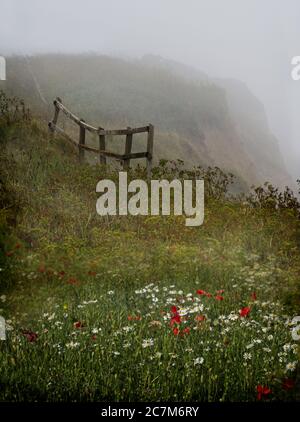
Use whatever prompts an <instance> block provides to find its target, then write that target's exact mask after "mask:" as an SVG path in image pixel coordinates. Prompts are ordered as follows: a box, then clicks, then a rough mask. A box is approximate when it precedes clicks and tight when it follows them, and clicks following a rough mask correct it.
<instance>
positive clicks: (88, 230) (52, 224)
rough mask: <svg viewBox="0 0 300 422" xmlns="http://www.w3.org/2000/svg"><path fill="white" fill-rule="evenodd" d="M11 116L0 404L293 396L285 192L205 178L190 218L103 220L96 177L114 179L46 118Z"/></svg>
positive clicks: (291, 227)
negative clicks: (237, 196)
mask: <svg viewBox="0 0 300 422" xmlns="http://www.w3.org/2000/svg"><path fill="white" fill-rule="evenodd" d="M12 120H14V121H13V122H8V123H7V121H6V119H4V118H2V120H1V119H0V140H1V149H0V151H1V220H0V221H1V230H0V233H1V257H0V259H1V261H0V266H1V284H0V301H1V302H0V308H1V309H0V314H1V315H3V316H4V317H5V318H6V320H7V324H8V331H7V340H6V341H1V342H0V387H1V388H0V400H9V401H13V400H29V401H34V400H48V401H49V400H58V401H61V400H76V401H86V400H88V401H90V400H92V401H93V400H98V401H99V400H109V399H110V400H146V401H151V400H152V401H153V400H171V401H172V400H173V401H184V400H196V401H207V400H208V401H255V400H264V401H265V400H267V401H268V400H271V401H272V400H274V399H280V400H295V399H297V398H298V399H299V377H298V376H297V370H296V369H297V361H298V356H299V342H297V341H296V340H293V338H292V335H291V328H292V327H293V325H292V324H291V319H292V317H293V316H295V315H299V310H300V309H299V270H300V254H299V248H300V242H299V236H300V227H299V218H298V215H297V212H296V209H295V208H292V207H289V206H288V201H286V202H284V204H285V205H283V204H282V206H281V207H280V208H279V209H275V207H274V202H276V201H275V200H274V201H273V200H270V198H269V197H268V195H267V197H266V198H265V199H266V200H263V199H262V198H263V197H264V195H263V194H262V193H260V194H259V192H261V191H258V194H257V195H256V196H253V197H252V200H251V201H250V200H249V201H248V202H247V201H246V200H245V199H244V200H243V202H240V201H238V200H233V199H232V200H229V199H226V197H225V196H224V194H223V193H224V190H223V188H222V187H219V189H218V184H214V182H213V180H214V177H213V176H212V174H211V173H210V174H209V173H206V175H205V180H206V204H205V222H204V224H203V225H202V226H200V227H196V228H189V227H186V226H185V225H184V218H183V217H174V216H170V217H160V216H156V217H152V216H148V217H141V216H135V217H132V216H128V217H109V218H104V217H100V216H98V215H97V214H96V210H95V203H96V199H97V194H96V192H95V186H96V183H97V182H98V181H99V180H100V179H101V178H106V177H109V178H112V179H116V177H117V174H116V172H114V171H113V170H110V169H109V168H102V167H100V166H99V165H95V166H90V165H88V164H85V165H82V166H79V165H78V160H77V156H76V154H74V151H73V150H72V148H70V146H69V145H67V144H65V142H64V141H63V140H62V139H60V138H58V137H57V138H55V139H54V140H51V139H50V138H49V135H48V133H47V131H46V130H45V125H44V123H43V122H41V121H40V120H36V119H31V120H28V119H27V120H26V119H24V118H23V117H20V118H19V117H18V116H17V117H15V118H14V119H13V118H12ZM155 171H156V174H157V175H158V174H159V173H160V174H161V175H163V174H165V175H166V176H170V175H171V176H172V175H174V174H175V171H174V170H173V171H172V170H171V171H169V172H168V171H167V169H166V166H165V167H160V168H157V169H156V170H155ZM129 177H131V178H136V177H143V169H137V170H131V172H130V174H129ZM221 180H223V181H224V179H222V178H221ZM225 180H227V179H226V177H225ZM225 184H226V182H225ZM258 198H261V200H260V201H259V200H258ZM250 203H251V204H252V206H251V205H250ZM290 203H291V202H290Z"/></svg>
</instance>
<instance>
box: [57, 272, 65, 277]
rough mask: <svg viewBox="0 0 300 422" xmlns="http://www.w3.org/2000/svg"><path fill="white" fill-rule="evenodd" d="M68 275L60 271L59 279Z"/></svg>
mask: <svg viewBox="0 0 300 422" xmlns="http://www.w3.org/2000/svg"><path fill="white" fill-rule="evenodd" d="M65 275H66V273H65V272H64V271H59V273H58V277H64V276H65Z"/></svg>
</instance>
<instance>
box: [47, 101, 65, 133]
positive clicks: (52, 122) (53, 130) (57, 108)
mask: <svg viewBox="0 0 300 422" xmlns="http://www.w3.org/2000/svg"><path fill="white" fill-rule="evenodd" d="M57 101H59V102H60V103H61V102H62V101H61V99H60V98H59V97H57V99H56V100H54V101H53V104H54V117H53V119H52V121H51V122H49V124H48V126H49V130H50V133H51V134H52V137H53V135H54V132H55V128H54V127H53V125H54V126H56V124H57V120H58V115H59V107H57Z"/></svg>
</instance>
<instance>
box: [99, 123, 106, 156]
mask: <svg viewBox="0 0 300 422" xmlns="http://www.w3.org/2000/svg"><path fill="white" fill-rule="evenodd" d="M99 130H103V129H102V128H99ZM99 150H100V152H99V161H100V164H106V156H105V154H103V153H102V152H101V151H105V135H99Z"/></svg>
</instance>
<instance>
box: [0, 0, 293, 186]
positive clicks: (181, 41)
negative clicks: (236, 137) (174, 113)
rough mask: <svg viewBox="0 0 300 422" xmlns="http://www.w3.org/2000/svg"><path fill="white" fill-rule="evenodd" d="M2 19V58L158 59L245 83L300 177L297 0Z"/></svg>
mask: <svg viewBox="0 0 300 422" xmlns="http://www.w3.org/2000/svg"><path fill="white" fill-rule="evenodd" d="M0 18H1V19H0V55H4V56H5V55H10V54H34V53H47V52H86V51H94V52H99V53H105V54H111V55H115V56H123V57H124V56H125V57H140V56H143V55H144V54H156V55H161V56H162V57H165V58H168V59H173V60H177V61H180V62H183V63H185V64H188V65H191V66H194V67H196V68H198V69H200V70H203V71H205V72H206V73H207V74H208V75H209V76H210V77H220V78H236V79H240V80H241V81H243V82H245V83H246V84H247V85H248V87H249V88H250V90H251V91H252V92H253V93H254V94H255V95H256V96H257V97H258V98H259V99H260V100H261V101H262V102H263V104H264V105H265V108H266V112H267V116H268V120H269V125H270V128H271V130H272V131H273V133H274V134H275V135H276V136H277V137H278V139H279V141H280V147H281V151H282V153H283V155H284V158H285V161H286V164H287V169H288V171H289V172H290V173H291V174H292V176H293V178H294V179H296V178H297V177H299V176H300V171H299V165H300V142H299V134H300V119H299V118H298V116H299V114H300V81H294V80H292V78H291V69H292V66H291V59H292V57H293V56H299V55H300V45H299V40H300V3H299V1H298V0H285V1H282V0H243V1H241V0H185V1H183V0H151V1H149V0H109V1H107V0H106V1H103V0H85V1H84V2H82V1H78V0H51V1H50V2H47V3H46V2H42V1H39V0H27V1H26V2H25V1H22V0H19V1H18V0H0ZM7 77H9V75H7Z"/></svg>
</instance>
